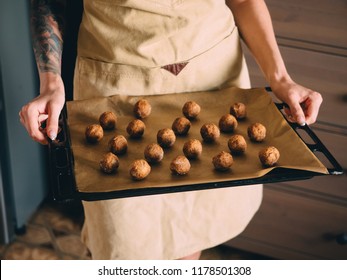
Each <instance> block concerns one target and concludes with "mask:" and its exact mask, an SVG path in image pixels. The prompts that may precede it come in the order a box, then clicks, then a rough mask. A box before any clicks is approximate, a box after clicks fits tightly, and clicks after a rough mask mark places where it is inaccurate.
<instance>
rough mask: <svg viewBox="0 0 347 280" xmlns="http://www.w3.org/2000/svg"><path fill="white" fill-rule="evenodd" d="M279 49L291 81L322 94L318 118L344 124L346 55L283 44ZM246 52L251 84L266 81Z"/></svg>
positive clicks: (346, 110) (346, 121) (346, 122)
mask: <svg viewBox="0 0 347 280" xmlns="http://www.w3.org/2000/svg"><path fill="white" fill-rule="evenodd" d="M280 49H281V53H282V56H283V59H284V61H285V63H286V66H287V69H288V72H289V74H290V75H291V77H292V78H293V79H294V81H296V82H297V83H299V84H302V85H304V86H306V87H308V88H311V89H314V90H316V91H318V92H320V93H321V94H322V96H323V99H324V101H323V104H322V106H321V109H320V114H319V116H318V120H320V121H324V122H329V123H332V124H335V125H340V126H344V127H347V83H346V77H347V57H342V56H335V55H328V54H324V53H318V52H310V51H306V50H302V49H296V48H290V47H283V46H281V47H280ZM245 53H246V60H247V63H248V65H249V72H250V76H251V81H252V86H253V87H263V86H264V85H267V83H266V81H265V79H264V78H263V75H262V74H261V72H260V70H259V68H258V66H257V64H256V63H255V62H254V60H253V58H252V57H251V55H250V54H249V52H248V51H245Z"/></svg>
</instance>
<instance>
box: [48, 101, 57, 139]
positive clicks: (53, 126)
mask: <svg viewBox="0 0 347 280" xmlns="http://www.w3.org/2000/svg"><path fill="white" fill-rule="evenodd" d="M60 111H61V108H60V107H59V106H51V107H50V110H49V112H48V118H47V126H46V131H47V136H48V137H49V138H50V139H51V140H52V141H53V140H55V139H56V138H57V135H58V129H59V115H60Z"/></svg>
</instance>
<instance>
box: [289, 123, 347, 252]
mask: <svg viewBox="0 0 347 280" xmlns="http://www.w3.org/2000/svg"><path fill="white" fill-rule="evenodd" d="M314 131H315V133H316V134H317V136H318V137H319V139H320V140H321V141H322V142H323V143H324V145H325V146H326V147H327V148H328V150H329V151H330V152H331V153H332V154H333V156H334V157H335V158H336V160H337V161H338V162H339V163H340V165H341V166H342V168H343V169H344V170H345V173H344V174H343V175H338V176H335V175H331V176H318V177H314V178H312V179H309V180H303V181H293V182H288V183H286V184H288V185H291V186H295V187H299V188H303V189H305V190H306V191H312V192H313V193H314V194H318V193H320V194H321V195H326V196H327V198H328V197H331V198H332V199H341V200H345V201H346V203H347V174H346V170H347V157H346V155H347V145H346V144H347V136H345V135H339V134H336V133H329V132H325V131H321V130H318V129H314ZM323 163H324V164H325V165H327V163H325V162H323ZM328 167H329V166H328ZM346 250H347V249H346Z"/></svg>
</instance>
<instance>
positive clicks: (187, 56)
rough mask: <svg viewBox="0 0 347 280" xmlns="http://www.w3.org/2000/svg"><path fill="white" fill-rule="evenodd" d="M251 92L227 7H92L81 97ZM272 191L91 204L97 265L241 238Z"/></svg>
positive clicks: (78, 82)
mask: <svg viewBox="0 0 347 280" xmlns="http://www.w3.org/2000/svg"><path fill="white" fill-rule="evenodd" d="M229 86H238V87H244V88H248V87H249V86H250V83H249V77H248V72H247V68H246V65H245V61H244V59H243V56H242V51H241V48H240V43H239V35H238V31H237V28H236V27H235V23H234V20H233V16H232V14H231V12H230V10H229V9H228V7H227V6H226V5H225V1H222V0H201V1H194V0H128V1H127V0H85V1H84V15H83V19H82V23H81V27H80V33H79V43H78V58H77V62H76V69H75V83H74V87H75V88H74V98H75V99H85V98H90V97H93V96H109V95H115V94H120V95H122V94H123V95H150V94H159V93H160V94H163V93H174V92H191V91H206V90H212V89H219V88H223V87H229ZM261 198H262V186H261V185H254V186H246V187H233V188H224V189H215V190H204V191H193V192H184V193H174V194H165V195H153V196H143V197H134V198H124V199H115V200H106V201H96V202H83V205H84V210H85V223H84V227H83V231H82V239H83V241H84V242H85V244H86V245H87V246H88V248H89V250H90V251H91V253H92V257H93V258H94V259H176V258H180V257H184V256H186V255H189V254H192V253H194V252H196V251H200V250H203V249H206V248H209V247H213V246H216V245H218V244H221V243H223V242H225V241H227V240H229V239H231V238H233V237H235V236H236V235H238V234H239V233H241V232H242V231H243V230H244V228H245V227H246V226H247V224H248V223H249V221H250V220H251V219H252V217H253V215H254V213H255V212H256V211H257V209H258V208H259V206H260V203H261Z"/></svg>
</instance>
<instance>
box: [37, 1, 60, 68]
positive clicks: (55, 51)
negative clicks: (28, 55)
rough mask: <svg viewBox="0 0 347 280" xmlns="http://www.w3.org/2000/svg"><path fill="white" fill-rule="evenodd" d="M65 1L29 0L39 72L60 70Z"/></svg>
mask: <svg viewBox="0 0 347 280" xmlns="http://www.w3.org/2000/svg"><path fill="white" fill-rule="evenodd" d="M64 13H65V1H59V0H56V1H54V0H31V17H30V21H31V33H32V37H33V48H34V53H35V58H36V62H37V65H38V68H39V71H41V72H54V73H57V74H60V72H61V56H62V50H63V33H64V27H65V20H64Z"/></svg>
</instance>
